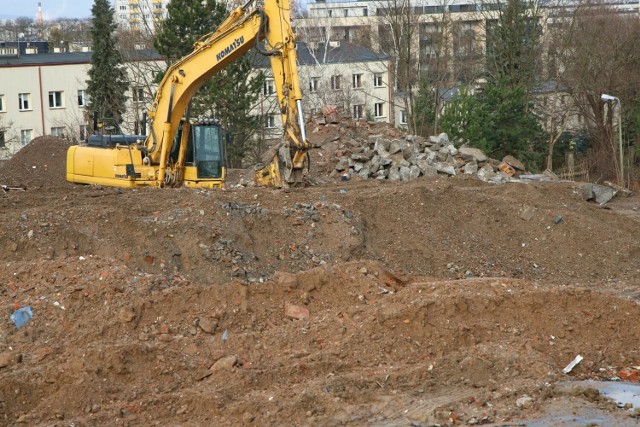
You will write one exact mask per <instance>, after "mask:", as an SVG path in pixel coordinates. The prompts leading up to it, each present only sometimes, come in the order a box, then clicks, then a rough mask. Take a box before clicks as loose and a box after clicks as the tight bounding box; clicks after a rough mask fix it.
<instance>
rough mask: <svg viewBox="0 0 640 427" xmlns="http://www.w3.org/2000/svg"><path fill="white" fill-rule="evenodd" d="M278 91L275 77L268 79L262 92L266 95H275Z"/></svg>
mask: <svg viewBox="0 0 640 427" xmlns="http://www.w3.org/2000/svg"><path fill="white" fill-rule="evenodd" d="M275 92H276V89H275V86H274V82H273V79H266V80H265V81H264V84H263V85H262V94H263V95H264V96H269V95H273V94H274V93H275Z"/></svg>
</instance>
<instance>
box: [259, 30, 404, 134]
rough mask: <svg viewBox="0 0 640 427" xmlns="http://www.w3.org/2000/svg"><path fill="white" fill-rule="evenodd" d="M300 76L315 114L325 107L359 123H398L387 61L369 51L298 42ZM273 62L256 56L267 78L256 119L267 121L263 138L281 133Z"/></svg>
mask: <svg viewBox="0 0 640 427" xmlns="http://www.w3.org/2000/svg"><path fill="white" fill-rule="evenodd" d="M297 57H298V73H299V75H300V85H301V88H302V91H303V94H304V97H303V100H302V107H303V110H304V112H305V113H306V114H307V115H315V114H317V113H319V112H320V111H322V109H323V108H324V107H327V106H333V107H336V109H337V110H338V112H339V113H340V114H342V115H346V116H350V117H352V118H353V119H356V120H371V121H380V122H386V123H394V122H395V114H396V108H395V107H394V105H393V103H392V102H391V101H392V100H393V93H392V89H391V86H390V85H389V79H390V74H389V69H390V66H389V65H390V64H389V59H388V57H387V56H385V55H381V54H377V53H375V52H373V51H372V50H370V49H367V48H363V47H361V46H356V45H353V44H350V43H346V42H331V43H328V44H326V45H313V44H309V43H303V42H299V43H297ZM268 61H269V59H268V58H266V57H258V58H257V64H256V68H257V69H260V70H262V72H264V74H265V76H266V80H265V83H264V87H263V91H262V94H261V96H260V99H259V103H258V106H257V107H256V109H255V110H254V112H255V114H260V115H261V116H262V117H264V120H265V123H264V128H265V132H264V135H263V136H264V137H265V138H266V139H272V138H276V137H278V136H279V135H281V134H282V120H281V117H280V114H279V110H278V108H277V100H276V94H275V82H274V79H273V73H272V71H271V67H270V65H269V62H268Z"/></svg>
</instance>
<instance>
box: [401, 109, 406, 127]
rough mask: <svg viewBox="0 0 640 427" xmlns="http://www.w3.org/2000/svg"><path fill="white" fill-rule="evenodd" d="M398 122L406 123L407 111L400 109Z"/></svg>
mask: <svg viewBox="0 0 640 427" xmlns="http://www.w3.org/2000/svg"><path fill="white" fill-rule="evenodd" d="M400 124H401V125H406V124H407V112H406V111H405V110H400Z"/></svg>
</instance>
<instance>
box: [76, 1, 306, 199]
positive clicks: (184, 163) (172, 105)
mask: <svg viewBox="0 0 640 427" xmlns="http://www.w3.org/2000/svg"><path fill="white" fill-rule="evenodd" d="M253 46H255V47H256V49H257V50H258V51H259V52H260V53H262V54H263V55H266V56H268V57H269V58H270V60H271V68H272V70H273V76H274V83H275V89H276V95H277V99H278V104H279V108H280V114H281V115H282V123H283V125H284V135H283V138H282V141H280V143H279V144H278V146H276V147H274V148H273V149H272V150H271V151H270V153H269V154H268V155H267V158H266V159H263V160H265V163H267V165H266V166H265V167H264V168H263V169H261V170H259V171H257V173H256V181H257V182H258V184H261V185H268V186H275V187H281V186H286V185H290V186H298V185H300V184H301V183H302V179H303V171H304V169H305V167H308V150H309V148H310V144H309V142H308V141H307V139H306V135H305V129H304V119H303V114H302V105H301V100H302V90H301V88H300V81H299V77H298V70H297V64H296V46H295V40H294V35H293V30H292V28H291V17H290V9H289V0H264V4H263V5H257V4H254V3H253V0H250V1H249V2H247V3H246V4H245V5H243V6H241V7H238V8H237V9H235V10H234V11H232V12H231V14H230V15H229V16H228V17H227V18H226V19H225V20H224V21H223V22H222V23H221V24H220V26H218V28H217V29H216V30H215V31H214V32H212V33H210V34H207V35H205V36H203V37H202V38H200V40H198V41H197V42H196V43H195V45H194V50H193V52H191V53H190V54H188V55H187V56H185V57H183V58H181V59H180V60H179V61H177V62H176V63H174V64H173V65H172V66H171V67H170V68H169V70H168V71H167V73H166V74H165V76H164V79H163V80H162V82H161V83H160V85H159V86H158V90H157V94H156V97H155V100H154V102H153V104H152V105H151V107H150V109H149V112H148V119H149V122H150V124H149V127H150V132H149V134H148V135H92V136H91V137H90V138H89V140H88V143H87V145H86V146H78V145H76V146H72V147H70V148H69V150H68V152H67V181H69V182H75V183H82V184H100V185H107V186H115V187H140V186H152V187H178V186H181V185H184V186H187V187H205V188H216V187H222V186H223V185H224V179H225V170H224V166H223V160H224V153H223V147H224V140H225V137H224V135H223V131H222V129H221V128H220V126H218V125H216V124H214V123H207V122H204V123H203V122H194V121H192V120H189V119H188V118H185V117H184V115H185V112H186V111H187V108H188V106H189V102H190V101H191V98H192V97H193V96H194V94H195V93H196V91H197V90H198V88H200V86H202V84H203V83H205V82H206V81H207V80H208V79H209V78H210V77H211V76H213V75H214V74H216V73H217V72H219V71H221V70H222V69H224V68H225V67H226V66H227V65H228V64H230V63H231V61H233V60H234V59H235V58H238V57H239V56H241V55H243V54H244V53H245V52H247V51H248V50H249V49H250V48H251V47H253ZM145 127H146V126H145Z"/></svg>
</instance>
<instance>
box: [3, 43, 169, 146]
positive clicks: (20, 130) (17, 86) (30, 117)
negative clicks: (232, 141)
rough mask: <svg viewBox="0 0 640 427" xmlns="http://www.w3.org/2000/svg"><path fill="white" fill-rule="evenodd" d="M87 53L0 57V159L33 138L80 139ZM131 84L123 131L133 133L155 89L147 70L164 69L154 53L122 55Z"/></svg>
mask: <svg viewBox="0 0 640 427" xmlns="http://www.w3.org/2000/svg"><path fill="white" fill-rule="evenodd" d="M91 54H92V53H91V52H67V53H46V54H32V55H21V56H20V57H17V56H4V57H0V82H1V83H0V158H8V157H11V156H12V155H13V154H14V153H15V152H16V151H18V150H19V149H20V148H21V147H22V146H24V145H26V144H28V143H29V142H30V141H31V140H32V139H33V138H36V137H39V136H44V135H50V136H66V137H69V138H71V139H74V140H81V139H83V138H84V137H85V136H86V132H87V129H88V124H89V121H90V120H91V118H90V117H91V113H90V112H88V111H86V106H87V101H88V100H87V93H86V88H87V83H86V82H87V79H88V74H87V73H88V70H89V68H90V62H91ZM127 58H128V60H129V61H128V62H127V65H126V68H127V71H128V73H129V80H130V81H131V82H132V83H131V87H130V91H129V92H128V94H127V96H128V97H129V108H128V116H127V117H125V123H124V124H123V128H124V129H126V131H128V132H131V133H133V131H134V128H135V123H136V119H135V118H136V117H140V116H141V113H142V111H146V109H147V108H148V106H149V103H150V101H151V100H152V94H153V93H154V87H153V86H152V84H151V83H149V82H152V81H153V78H152V77H151V76H152V73H151V70H153V69H161V68H163V67H164V61H163V60H161V59H160V58H159V57H158V55H157V53H155V52H154V51H136V52H133V53H131V54H128V55H127Z"/></svg>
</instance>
